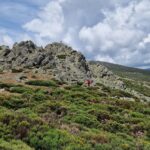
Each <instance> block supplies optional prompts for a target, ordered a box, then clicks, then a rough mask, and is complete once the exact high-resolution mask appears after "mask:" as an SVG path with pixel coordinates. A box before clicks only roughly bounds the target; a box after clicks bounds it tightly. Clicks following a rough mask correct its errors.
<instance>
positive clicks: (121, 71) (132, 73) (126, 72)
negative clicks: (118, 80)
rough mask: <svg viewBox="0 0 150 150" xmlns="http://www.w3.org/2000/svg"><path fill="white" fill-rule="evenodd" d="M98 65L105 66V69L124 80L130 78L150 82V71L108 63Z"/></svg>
mask: <svg viewBox="0 0 150 150" xmlns="http://www.w3.org/2000/svg"><path fill="white" fill-rule="evenodd" d="M98 63H100V64H102V65H104V66H105V67H107V68H108V69H110V70H111V71H112V72H114V73H115V74H117V75H119V76H121V77H123V78H130V79H134V80H140V81H148V82H150V71H149V70H144V69H137V68H131V67H126V66H122V65H117V64H112V63H107V62H98Z"/></svg>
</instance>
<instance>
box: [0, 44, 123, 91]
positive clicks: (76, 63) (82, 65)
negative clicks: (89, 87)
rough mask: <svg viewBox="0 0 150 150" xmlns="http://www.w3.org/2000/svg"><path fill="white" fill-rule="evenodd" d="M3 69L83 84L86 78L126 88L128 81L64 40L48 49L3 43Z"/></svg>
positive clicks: (0, 66)
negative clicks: (88, 59) (88, 57)
mask: <svg viewBox="0 0 150 150" xmlns="http://www.w3.org/2000/svg"><path fill="white" fill-rule="evenodd" d="M0 69H1V70H2V71H5V72H6V71H8V70H9V71H12V70H18V71H20V72H24V71H27V70H32V72H36V73H42V74H47V75H52V76H53V77H54V78H55V79H57V80H60V81H64V82H67V83H80V82H84V81H85V80H86V79H90V80H93V81H94V82H93V84H96V83H101V84H105V85H107V86H110V87H113V88H121V89H123V88H124V83H123V82H122V81H121V80H120V79H119V77H118V76H116V75H114V74H113V73H112V72H111V71H109V70H108V69H107V68H106V67H104V66H103V65H100V64H95V63H92V62H88V61H87V60H86V59H85V57H84V55H83V54H81V53H80V52H78V51H75V50H73V49H72V48H71V47H69V46H67V45H65V44H63V43H61V42H60V43H57V42H55V43H52V44H48V45H47V46H46V47H45V48H43V47H38V46H36V45H35V44H34V43H33V42H32V41H23V42H20V43H15V44H14V45H13V47H12V49H10V48H9V47H8V46H0Z"/></svg>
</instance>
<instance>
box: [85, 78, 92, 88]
mask: <svg viewBox="0 0 150 150" xmlns="http://www.w3.org/2000/svg"><path fill="white" fill-rule="evenodd" d="M92 83H93V80H89V79H88V80H85V84H86V85H87V86H88V87H90V86H91V84H92Z"/></svg>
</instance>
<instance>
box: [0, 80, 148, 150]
mask: <svg viewBox="0 0 150 150" xmlns="http://www.w3.org/2000/svg"><path fill="white" fill-rule="evenodd" d="M0 88H3V89H5V91H6V93H7V94H6V93H5V92H4V93H0V149H2V150H20V149H22V150H34V149H35V150H149V149H150V104H148V103H142V102H140V100H139V99H137V98H136V97H134V96H132V95H130V94H129V93H125V92H122V91H119V90H112V89H109V88H107V87H104V86H103V85H101V84H98V85H97V86H95V87H89V88H88V87H84V86H81V85H72V86H67V85H63V84H61V83H59V82H57V81H55V80H54V81H29V82H27V83H26V85H15V84H4V83H0ZM8 93H9V94H8ZM125 98H126V99H125ZM131 99H132V101H131Z"/></svg>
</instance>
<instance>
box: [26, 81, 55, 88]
mask: <svg viewBox="0 0 150 150" xmlns="http://www.w3.org/2000/svg"><path fill="white" fill-rule="evenodd" d="M26 84H28V85H35V86H47V87H51V86H54V87H55V86H56V83H55V82H54V81H45V80H32V81H28V82H26Z"/></svg>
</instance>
